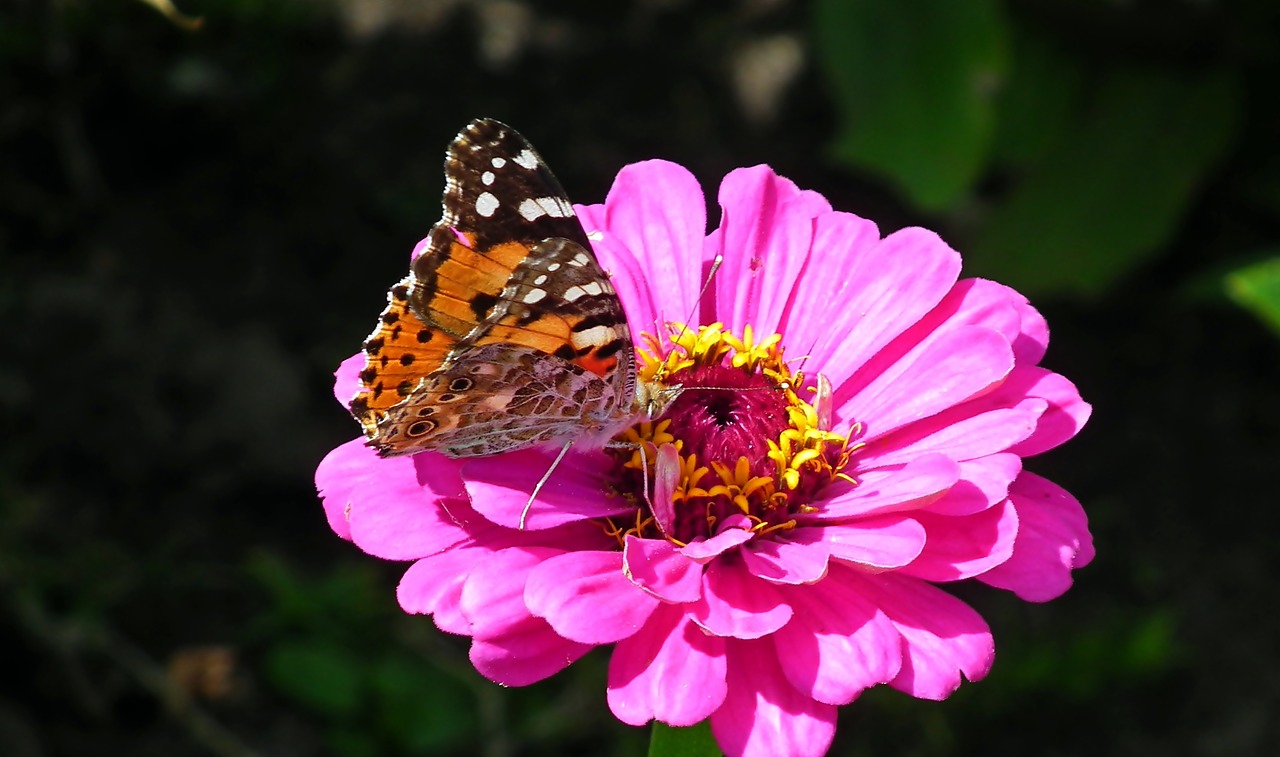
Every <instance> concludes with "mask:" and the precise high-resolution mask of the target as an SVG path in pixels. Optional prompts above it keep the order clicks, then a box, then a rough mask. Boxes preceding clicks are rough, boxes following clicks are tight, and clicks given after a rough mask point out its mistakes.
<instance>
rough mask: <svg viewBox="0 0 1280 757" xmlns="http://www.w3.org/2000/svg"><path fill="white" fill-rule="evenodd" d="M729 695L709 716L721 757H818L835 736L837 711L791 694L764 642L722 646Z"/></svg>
mask: <svg viewBox="0 0 1280 757" xmlns="http://www.w3.org/2000/svg"><path fill="white" fill-rule="evenodd" d="M726 652H727V656H728V666H729V670H728V683H729V691H728V695H727V696H726V697H725V700H724V705H722V706H721V707H720V709H718V710H716V712H715V714H713V715H712V716H711V732H712V734H713V735H714V736H715V738H716V742H717V743H718V744H719V745H720V748H721V749H722V750H723V751H724V753H725V757H777V756H778V755H787V756H788V757H820V756H821V755H823V754H826V751H827V749H828V748H829V747H830V746H831V740H832V739H833V738H834V737H835V730H836V708H835V707H833V706H831V705H829V704H822V703H820V702H816V701H814V700H813V699H812V698H810V697H809V696H807V695H805V694H803V693H801V692H800V691H798V690H796V688H795V687H794V686H792V685H791V683H790V682H789V681H787V678H786V676H785V675H784V674H783V672H782V669H781V667H780V666H779V664H778V660H777V659H776V658H775V656H774V655H775V654H776V652H774V650H773V649H772V648H771V645H770V643H769V642H768V641H766V640H760V641H740V640H735V641H732V642H730V643H728V644H727V645H726Z"/></svg>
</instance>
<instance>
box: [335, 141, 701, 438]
mask: <svg viewBox="0 0 1280 757" xmlns="http://www.w3.org/2000/svg"><path fill="white" fill-rule="evenodd" d="M443 206H444V212H443V215H442V218H441V220H440V221H439V222H438V223H437V224H436V225H435V226H434V227H433V228H432V230H431V233H430V234H429V236H428V238H427V244H426V247H425V249H424V250H423V251H422V252H421V253H420V254H419V255H418V256H417V257H416V258H415V259H414V260H413V262H412V263H411V265H410V271H409V275H408V276H407V277H406V278H405V279H404V280H402V281H401V282H400V283H398V284H397V285H396V286H394V287H392V288H391V290H390V292H389V293H388V297H387V307H386V309H385V310H383V312H382V315H381V317H380V318H379V322H378V325H377V327H376V328H375V329H374V331H373V333H372V334H370V335H369V338H368V339H366V340H365V343H364V353H365V368H364V370H363V371H361V373H360V381H361V388H360V390H359V391H358V392H357V394H356V396H355V397H354V398H353V399H352V401H351V403H350V409H351V412H352V415H354V416H355V417H356V419H357V420H359V421H360V423H361V425H362V427H363V428H364V432H365V435H366V437H367V439H368V443H369V445H370V446H372V447H374V448H375V449H376V450H378V452H379V454H381V455H383V456H394V455H403V454H413V453H416V452H421V451H424V450H434V451H437V452H441V453H444V454H446V455H449V456H451V457H478V456H485V455H494V454H499V453H502V452H510V451H515V450H520V449H526V448H529V447H534V446H539V445H543V444H552V443H558V444H563V443H565V442H567V441H570V440H572V441H573V443H575V444H579V445H585V446H594V447H600V446H603V445H604V444H605V443H606V442H607V440H608V439H609V438H610V437H612V436H613V435H615V434H616V433H618V432H619V431H621V430H623V429H625V428H626V427H627V426H630V425H632V424H634V423H637V422H640V421H643V420H651V419H653V418H656V417H657V416H658V415H660V414H661V413H662V411H663V410H665V408H666V406H667V404H669V403H670V402H671V401H672V400H674V399H675V397H676V396H677V395H678V394H679V393H680V391H681V390H680V387H678V386H665V385H661V384H654V385H638V382H637V377H636V364H635V349H634V345H633V343H632V338H631V332H630V329H629V327H628V325H627V321H626V316H625V313H624V312H623V310H622V305H621V303H620V301H619V300H618V296H617V293H616V292H615V291H614V288H613V285H612V284H611V283H610V282H609V277H608V275H606V273H605V272H604V271H603V269H601V267H600V265H599V263H598V262H597V261H596V258H595V255H594V254H593V253H592V251H591V246H590V242H589V241H588V240H587V236H586V233H585V232H584V231H583V229H582V226H581V224H580V223H579V222H578V219H577V216H576V215H575V213H574V211H573V206H572V205H571V204H570V203H569V201H568V199H567V198H566V197H565V194H564V191H563V190H562V189H561V188H560V185H559V183H558V182H557V181H556V180H555V177H554V176H553V175H552V174H551V172H550V170H549V169H547V167H546V164H545V163H543V161H542V159H541V158H540V157H539V156H538V154H537V153H536V152H535V151H534V150H533V148H532V147H531V146H530V145H529V143H528V142H527V141H525V139H524V138H523V137H521V136H520V135H519V134H518V133H516V132H515V131H514V130H513V129H511V128H510V127H507V126H505V125H503V124H501V123H498V122H497V121H492V120H488V119H480V120H477V121H473V122H472V123H471V124H469V125H468V126H467V127H466V128H465V129H463V130H462V132H461V133H459V135H458V137H457V138H456V139H455V140H454V142H453V144H452V145H450V147H449V150H448V153H447V155H446V159H445V194H444V201H443Z"/></svg>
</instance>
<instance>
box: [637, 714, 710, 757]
mask: <svg viewBox="0 0 1280 757" xmlns="http://www.w3.org/2000/svg"><path fill="white" fill-rule="evenodd" d="M649 757H721V752H720V747H719V745H717V744H716V740H715V737H714V736H712V735H711V722H710V721H708V720H704V721H702V722H701V723H699V724H697V725H695V726H693V727H691V728H672V727H671V726H669V725H667V724H666V723H659V722H658V721H656V720H655V721H653V730H652V736H651V737H650V739H649Z"/></svg>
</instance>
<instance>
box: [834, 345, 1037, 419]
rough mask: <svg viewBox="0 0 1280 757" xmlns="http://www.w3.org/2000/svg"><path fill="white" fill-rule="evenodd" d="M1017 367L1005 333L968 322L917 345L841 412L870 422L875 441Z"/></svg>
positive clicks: (838, 404) (977, 391)
mask: <svg viewBox="0 0 1280 757" xmlns="http://www.w3.org/2000/svg"><path fill="white" fill-rule="evenodd" d="M1011 370H1013V352H1012V350H1011V349H1010V348H1009V342H1008V341H1006V340H1005V338H1004V337H1003V336H1001V335H1000V334H998V333H996V332H994V331H991V330H990V329H987V328H983V327H981V326H962V327H960V328H956V329H953V330H951V331H948V332H946V333H944V334H939V335H938V336H937V338H936V339H930V340H928V341H927V342H925V343H924V344H923V345H922V346H921V347H920V348H919V349H917V350H912V351H911V352H910V353H908V354H907V355H906V356H905V357H904V358H903V359H902V360H900V361H898V362H897V363H895V364H894V365H893V366H892V367H891V368H889V369H888V370H886V371H884V372H883V373H881V374H880V375H879V376H877V377H876V378H875V379H873V380H872V381H871V382H870V383H869V384H868V385H867V386H866V388H865V389H863V390H862V391H860V392H858V393H857V394H856V395H854V396H853V397H851V398H849V399H848V401H847V402H844V403H843V404H842V403H841V396H842V388H837V389H836V399H835V402H836V408H837V409H836V412H837V415H838V416H839V417H841V418H851V419H854V420H857V421H860V422H862V423H863V424H864V425H865V426H866V427H867V436H866V441H868V442H871V441H872V440H875V439H877V438H879V437H882V436H884V435H885V434H888V433H889V432H890V431H893V430H895V429H898V428H901V427H903V426H906V425H907V424H909V423H913V422H917V421H920V420H923V419H925V418H928V417H930V416H932V415H935V414H936V413H939V412H941V411H943V410H945V409H947V408H949V407H953V406H955V405H958V404H960V403H962V402H964V401H965V400H968V399H970V398H971V397H975V396H977V395H979V394H982V393H984V392H986V391H988V390H990V389H991V388H992V387H994V386H996V385H998V384H999V383H1000V382H1001V381H1002V380H1003V379H1004V377H1005V376H1007V375H1009V371H1011Z"/></svg>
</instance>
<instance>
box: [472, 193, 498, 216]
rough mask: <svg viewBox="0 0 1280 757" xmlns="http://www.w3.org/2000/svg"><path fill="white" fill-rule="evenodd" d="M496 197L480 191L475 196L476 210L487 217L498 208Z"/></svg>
mask: <svg viewBox="0 0 1280 757" xmlns="http://www.w3.org/2000/svg"><path fill="white" fill-rule="evenodd" d="M498 205H499V203H498V198H497V197H494V196H493V195H492V194H489V193H488V192H481V193H480V196H479V197H477V198H476V212H477V213H479V214H480V215H482V216H484V217H485V218H488V217H489V216H491V215H493V214H494V213H495V212H496V211H497V210H498Z"/></svg>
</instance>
